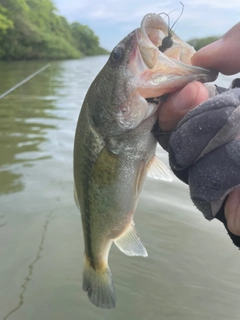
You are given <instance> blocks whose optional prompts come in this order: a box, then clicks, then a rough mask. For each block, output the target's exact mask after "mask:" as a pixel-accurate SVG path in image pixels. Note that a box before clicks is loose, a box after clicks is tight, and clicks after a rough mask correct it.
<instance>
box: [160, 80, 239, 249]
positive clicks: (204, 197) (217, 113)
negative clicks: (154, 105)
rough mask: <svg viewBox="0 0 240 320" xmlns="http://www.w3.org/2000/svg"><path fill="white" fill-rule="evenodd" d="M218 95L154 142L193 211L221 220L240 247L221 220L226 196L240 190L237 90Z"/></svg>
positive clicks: (223, 90) (232, 236) (231, 235)
mask: <svg viewBox="0 0 240 320" xmlns="http://www.w3.org/2000/svg"><path fill="white" fill-rule="evenodd" d="M236 80H238V79H236ZM237 84H239V82H237ZM233 85H234V83H233ZM218 88H220V87H218ZM219 92H220V94H218V95H217V96H215V97H213V98H211V99H209V100H207V101H206V102H204V103H202V104H200V105H199V106H198V107H197V108H195V109H193V110H192V111H190V112H189V113H188V114H187V115H186V116H185V117H184V118H183V119H182V120H181V121H180V122H179V124H178V126H177V127H176V129H175V130H174V131H173V132H168V133H165V134H164V133H161V134H160V135H157V139H158V141H160V144H161V145H162V144H163V146H164V149H165V150H167V151H168V152H169V163H170V166H171V169H172V171H173V172H174V174H175V175H176V176H177V177H178V178H179V179H180V180H182V181H183V182H185V183H187V184H188V185H189V189H190V195H191V199H192V201H193V203H194V204H195V205H196V207H197V208H198V209H199V210H200V211H201V212H202V213H203V214H204V216H205V217H206V218H207V219H208V220H211V219H213V218H217V219H218V220H220V221H221V222H222V223H223V224H224V226H225V227H226V229H227V231H228V233H229V235H230V237H231V238H232V240H233V242H234V243H235V244H236V245H237V246H238V247H240V237H238V236H235V235H233V234H232V233H231V232H230V231H229V230H228V228H227V224H226V219H225V216H224V204H225V201H226V198H227V196H228V194H229V193H230V192H231V191H232V190H233V189H234V188H236V187H238V186H240V89H238V88H235V89H228V90H226V89H224V88H220V89H218V93H219ZM159 136H160V139H159ZM163 141H164V142H163Z"/></svg>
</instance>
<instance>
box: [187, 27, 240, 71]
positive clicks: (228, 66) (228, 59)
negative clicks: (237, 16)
mask: <svg viewBox="0 0 240 320" xmlns="http://www.w3.org/2000/svg"><path fill="white" fill-rule="evenodd" d="M239 52H240V22H239V23H238V24H236V25H235V26H234V27H232V28H231V29H230V30H229V31H228V32H227V33H226V34H225V35H224V36H223V37H222V38H221V39H219V40H217V41H215V42H213V43H211V44H209V45H207V46H206V47H203V48H201V49H200V50H199V51H197V52H196V53H195V54H194V55H193V57H192V60H191V62H192V64H193V65H196V66H200V67H203V68H207V69H216V70H218V71H220V72H221V73H223V74H226V75H230V74H235V73H237V72H239V71H240V59H239Z"/></svg>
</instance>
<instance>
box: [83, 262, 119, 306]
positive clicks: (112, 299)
mask: <svg viewBox="0 0 240 320" xmlns="http://www.w3.org/2000/svg"><path fill="white" fill-rule="evenodd" d="M83 290H84V291H87V293H88V298H89V300H90V301H91V302H92V303H93V304H94V305H95V306H97V307H100V308H105V309H112V308H115V307H116V293H115V288H114V285H113V280H112V274H111V271H110V269H109V268H108V267H106V268H105V269H104V270H94V269H93V268H92V267H91V265H89V263H87V261H86V260H85V264H84V270H83Z"/></svg>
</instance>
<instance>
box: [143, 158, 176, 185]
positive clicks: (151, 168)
mask: <svg viewBox="0 0 240 320" xmlns="http://www.w3.org/2000/svg"><path fill="white" fill-rule="evenodd" d="M147 175H148V177H150V178H153V179H160V180H165V181H173V177H172V175H171V172H170V170H169V169H168V168H167V167H165V165H164V164H163V163H162V162H161V161H160V160H159V159H158V158H157V156H154V157H152V159H151V160H150V161H149V162H148V172H147Z"/></svg>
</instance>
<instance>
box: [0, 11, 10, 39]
mask: <svg viewBox="0 0 240 320" xmlns="http://www.w3.org/2000/svg"><path fill="white" fill-rule="evenodd" d="M7 14H8V11H7V9H5V8H4V7H3V6H1V5H0V37H1V36H2V35H3V34H5V33H6V31H7V30H8V29H11V28H13V21H12V20H10V19H9V18H8V17H7Z"/></svg>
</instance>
